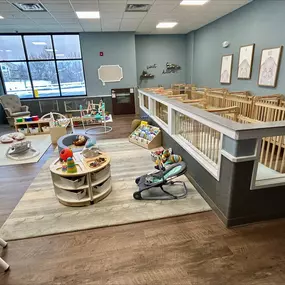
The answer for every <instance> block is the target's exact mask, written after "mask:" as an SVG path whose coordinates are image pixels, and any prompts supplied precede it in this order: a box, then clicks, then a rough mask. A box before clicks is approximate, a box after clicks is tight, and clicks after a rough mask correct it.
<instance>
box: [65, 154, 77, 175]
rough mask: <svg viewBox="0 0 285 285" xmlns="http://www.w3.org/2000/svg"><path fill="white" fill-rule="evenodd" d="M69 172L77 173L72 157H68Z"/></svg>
mask: <svg viewBox="0 0 285 285" xmlns="http://www.w3.org/2000/svg"><path fill="white" fill-rule="evenodd" d="M66 162H67V173H76V172H77V168H76V165H75V163H74V160H73V158H72V157H69V158H68V159H67V161H66Z"/></svg>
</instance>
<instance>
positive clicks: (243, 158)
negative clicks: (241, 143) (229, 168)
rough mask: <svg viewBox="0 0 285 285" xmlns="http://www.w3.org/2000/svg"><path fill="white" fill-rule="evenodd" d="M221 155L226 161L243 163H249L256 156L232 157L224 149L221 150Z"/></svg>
mask: <svg viewBox="0 0 285 285" xmlns="http://www.w3.org/2000/svg"><path fill="white" fill-rule="evenodd" d="M221 154H222V155H223V156H224V157H226V158H227V159H228V160H230V161H232V162H235V163H236V162H243V161H251V160H255V159H256V155H255V154H253V155H249V156H238V157H236V156H233V155H231V154H230V153H228V152H227V151H225V150H224V149H222V150H221Z"/></svg>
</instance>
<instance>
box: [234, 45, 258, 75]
mask: <svg viewBox="0 0 285 285" xmlns="http://www.w3.org/2000/svg"><path fill="white" fill-rule="evenodd" d="M254 50H255V44H250V45H245V46H241V47H240V49H239V59H238V73H237V74H238V77H237V78H238V79H243V80H249V79H251V75H252V65H253V57H254Z"/></svg>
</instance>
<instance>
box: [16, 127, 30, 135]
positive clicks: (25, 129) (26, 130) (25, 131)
mask: <svg viewBox="0 0 285 285" xmlns="http://www.w3.org/2000/svg"><path fill="white" fill-rule="evenodd" d="M18 132H20V133H22V134H25V135H26V134H27V133H28V128H19V129H18Z"/></svg>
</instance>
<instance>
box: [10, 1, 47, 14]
mask: <svg viewBox="0 0 285 285" xmlns="http://www.w3.org/2000/svg"><path fill="white" fill-rule="evenodd" d="M13 5H14V6H16V7H17V8H18V9H20V10H21V11H22V12H46V9H45V8H44V6H43V5H42V4H40V3H13Z"/></svg>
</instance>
